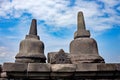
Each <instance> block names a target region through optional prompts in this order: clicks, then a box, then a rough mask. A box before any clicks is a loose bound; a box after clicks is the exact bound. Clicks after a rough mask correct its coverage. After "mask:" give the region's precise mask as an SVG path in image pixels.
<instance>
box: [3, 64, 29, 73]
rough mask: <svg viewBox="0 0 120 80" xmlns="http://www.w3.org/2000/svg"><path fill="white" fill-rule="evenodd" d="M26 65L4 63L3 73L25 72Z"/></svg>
mask: <svg viewBox="0 0 120 80" xmlns="http://www.w3.org/2000/svg"><path fill="white" fill-rule="evenodd" d="M27 67H28V64H27V63H4V64H3V72H26V71H27Z"/></svg>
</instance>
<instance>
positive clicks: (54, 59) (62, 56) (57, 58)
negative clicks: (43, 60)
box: [48, 49, 71, 64]
mask: <svg viewBox="0 0 120 80" xmlns="http://www.w3.org/2000/svg"><path fill="white" fill-rule="evenodd" d="M48 63H51V64H67V63H69V64H70V63H71V60H70V56H69V54H68V53H65V52H64V50H63V49H61V50H60V51H59V52H51V53H48Z"/></svg>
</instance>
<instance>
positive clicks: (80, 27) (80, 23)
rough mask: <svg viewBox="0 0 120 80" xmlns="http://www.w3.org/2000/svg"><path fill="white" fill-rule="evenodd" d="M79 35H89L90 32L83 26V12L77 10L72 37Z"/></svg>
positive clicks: (78, 36) (79, 36)
mask: <svg viewBox="0 0 120 80" xmlns="http://www.w3.org/2000/svg"><path fill="white" fill-rule="evenodd" d="M81 37H90V32H89V31H88V30H86V28H85V21H84V16H83V12H81V11H80V12H78V17H77V31H76V32H75V33H74V39H76V38H81Z"/></svg>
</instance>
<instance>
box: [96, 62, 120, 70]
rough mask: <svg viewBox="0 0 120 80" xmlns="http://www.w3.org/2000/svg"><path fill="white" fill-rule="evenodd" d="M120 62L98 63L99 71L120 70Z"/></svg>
mask: <svg viewBox="0 0 120 80" xmlns="http://www.w3.org/2000/svg"><path fill="white" fill-rule="evenodd" d="M119 65H120V64H111V63H108V64H98V65H97V71H117V70H118V71H120V66H119Z"/></svg>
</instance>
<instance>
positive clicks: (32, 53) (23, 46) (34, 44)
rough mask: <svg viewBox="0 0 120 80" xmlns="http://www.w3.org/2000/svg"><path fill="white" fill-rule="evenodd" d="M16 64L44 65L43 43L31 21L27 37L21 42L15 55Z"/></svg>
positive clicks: (34, 24)
mask: <svg viewBox="0 0 120 80" xmlns="http://www.w3.org/2000/svg"><path fill="white" fill-rule="evenodd" d="M15 58H16V62H22V63H30V62H31V63H34V62H40V63H45V60H46V57H45V55H44V43H43V42H42V41H40V40H39V36H37V23H36V20H35V19H33V20H32V23H31V27H30V31H29V35H27V36H26V38H25V40H23V41H21V43H20V49H19V53H18V54H17V55H16V57H15Z"/></svg>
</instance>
